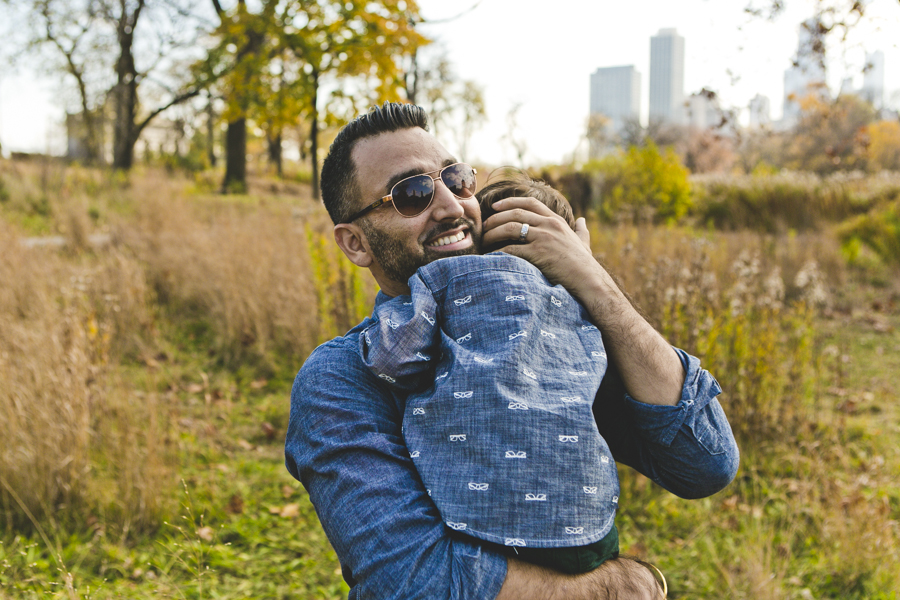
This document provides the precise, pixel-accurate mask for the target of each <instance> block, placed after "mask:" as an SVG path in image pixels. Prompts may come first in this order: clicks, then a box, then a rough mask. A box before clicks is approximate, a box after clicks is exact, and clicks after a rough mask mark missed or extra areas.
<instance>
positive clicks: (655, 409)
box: [285, 293, 739, 600]
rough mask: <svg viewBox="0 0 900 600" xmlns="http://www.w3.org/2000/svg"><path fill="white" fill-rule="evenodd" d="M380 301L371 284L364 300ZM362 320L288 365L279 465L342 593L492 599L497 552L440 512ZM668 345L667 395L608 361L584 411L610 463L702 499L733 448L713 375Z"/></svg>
mask: <svg viewBox="0 0 900 600" xmlns="http://www.w3.org/2000/svg"><path fill="white" fill-rule="evenodd" d="M388 300H390V298H389V297H388V296H387V295H385V294H383V293H379V294H378V297H377V298H376V300H375V309H376V310H377V309H378V307H380V306H381V305H382V304H383V303H385V302H387V301H388ZM372 323H373V320H372V319H371V318H366V319H365V320H363V322H362V323H360V324H359V325H357V326H356V327H354V328H353V329H351V330H350V331H348V332H347V333H346V334H345V335H344V336H341V337H338V338H335V339H333V340H331V341H329V342H326V343H324V344H322V345H321V346H319V347H318V348H317V349H316V350H315V351H313V353H312V354H311V355H310V356H309V358H308V359H307V360H306V362H305V363H304V365H303V367H302V368H301V369H300V371H299V373H298V374H297V377H296V379H295V380H294V386H293V389H292V391H291V415H290V422H289V425H288V431H287V438H286V440H285V463H286V466H287V469H288V471H290V473H291V474H292V475H293V476H294V477H295V478H297V479H298V480H299V481H300V482H301V483H302V484H303V486H304V487H305V488H306V490H307V491H308V493H309V497H310V500H311V501H312V503H313V506H314V507H315V509H316V513H317V514H318V517H319V521H320V522H321V524H322V528H323V529H324V530H325V533H326V535H327V536H328V539H329V541H330V542H331V545H332V546H333V547H334V550H335V552H336V553H337V556H338V559H339V560H340V563H341V568H342V571H343V575H344V579H345V580H346V581H347V583H348V585H349V586H350V587H351V590H350V594H349V598H350V599H351V600H363V599H379V600H390V599H397V600H400V599H416V598H421V599H435V598H438V599H440V598H446V599H472V600H476V599H477V600H484V599H490V598H494V597H496V595H497V593H498V592H499V591H500V588H501V586H502V585H503V581H504V579H505V577H506V557H505V556H504V555H502V554H500V553H497V552H493V551H491V550H489V549H488V548H487V547H485V548H482V546H480V545H479V543H478V541H477V540H475V539H474V538H472V537H469V536H460V535H458V534H457V533H456V532H454V531H453V530H452V529H450V528H448V527H447V526H446V525H445V523H444V521H443V520H442V519H441V515H440V513H439V511H438V510H437V507H436V506H435V504H434V502H433V501H432V499H431V498H430V497H429V496H428V493H427V492H426V490H425V486H424V485H423V483H422V481H421V479H420V478H419V474H418V472H417V470H416V468H415V466H414V464H413V461H412V459H411V458H410V456H409V451H408V449H407V446H406V444H405V442H404V438H403V434H402V432H401V422H402V418H403V410H404V408H405V407H406V404H407V402H406V400H407V398H406V393H405V392H402V391H398V390H397V389H396V388H392V387H391V386H390V385H389V384H388V383H387V382H386V381H384V380H383V379H379V378H378V377H377V376H376V375H374V374H373V373H372V372H371V371H370V370H369V369H368V367H366V365H365V363H364V362H363V360H362V357H361V356H360V351H359V348H360V342H359V337H360V334H361V333H362V331H364V330H365V329H367V328H368V327H369V326H370V325H372ZM674 351H675V352H676V353H677V355H678V357H679V359H680V360H681V364H682V366H683V367H684V371H685V378H684V386H683V389H682V393H681V399H680V401H679V402H678V404H676V405H675V406H668V405H651V404H644V403H642V402H639V401H637V400H634V399H632V398H631V397H629V396H628V394H627V393H626V391H625V388H624V386H623V384H622V380H621V377H620V375H619V374H618V372H617V371H616V369H615V368H614V366H613V365H612V364H610V365H609V366H608V368H607V372H606V375H605V376H604V377H603V381H602V382H601V384H600V390H599V391H598V393H597V395H596V397H595V400H594V405H593V413H594V415H595V419H596V422H597V426H598V428H599V431H600V434H601V436H602V437H603V439H604V440H605V441H606V443H607V444H608V446H609V448H610V450H611V451H612V455H613V457H614V458H615V460H616V461H617V462H619V463H622V464H626V465H629V466H631V467H633V468H634V469H636V470H637V471H639V472H641V473H643V474H644V475H646V476H647V477H649V478H650V479H652V480H653V481H655V482H656V483H658V484H659V485H661V486H662V487H663V488H665V489H667V490H669V491H670V492H672V493H674V494H676V495H678V496H680V497H683V498H702V497H705V496H709V495H712V494H714V493H716V492H718V491H720V490H721V489H723V488H724V487H725V486H726V485H728V484H729V483H730V482H731V480H732V479H733V478H734V476H735V474H736V472H737V467H738V461H739V456H738V449H737V445H736V444H735V442H734V437H733V435H732V433H731V427H730V426H729V425H728V421H727V419H726V418H725V415H724V413H723V412H722V408H721V406H720V404H719V402H718V401H717V400H716V398H715V397H716V396H717V395H718V394H719V393H720V392H721V388H720V387H719V385H718V383H717V382H716V380H715V379H714V378H713V377H712V376H711V375H710V374H709V373H708V372H707V371H705V370H704V369H702V368H701V366H700V362H699V361H698V360H697V359H696V358H694V357H693V356H690V355H688V354H687V353H685V352H683V351H681V350H678V349H674ZM627 501H628V499H627V498H623V499H621V500H620V502H619V504H620V506H621V505H623V504H624V503H625V502H627Z"/></svg>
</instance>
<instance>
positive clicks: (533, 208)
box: [492, 196, 556, 217]
mask: <svg viewBox="0 0 900 600" xmlns="http://www.w3.org/2000/svg"><path fill="white" fill-rule="evenodd" d="M492 207H493V209H494V210H495V211H497V212H498V213H501V212H508V211H509V210H511V209H515V208H520V209H524V210H527V211H528V212H533V213H537V214H539V215H541V216H543V217H552V216H554V215H556V213H555V212H553V211H552V210H550V207H548V206H547V205H546V204H544V203H543V202H541V201H540V200H536V199H534V198H528V197H524V196H513V197H510V198H504V199H503V200H497V201H496V202H494V204H493V205H492Z"/></svg>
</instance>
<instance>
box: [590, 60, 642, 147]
mask: <svg viewBox="0 0 900 600" xmlns="http://www.w3.org/2000/svg"><path fill="white" fill-rule="evenodd" d="M590 112H591V114H592V115H603V116H604V117H606V118H607V119H609V129H610V131H611V132H612V133H615V134H618V133H620V132H621V131H622V128H623V127H624V126H625V123H626V122H627V121H628V120H629V119H631V120H637V119H639V118H640V114H641V74H640V73H638V71H637V70H636V69H635V68H634V67H633V66H632V65H628V66H625V67H601V68H599V69H597V70H596V71H594V73H593V74H592V75H591V111H590Z"/></svg>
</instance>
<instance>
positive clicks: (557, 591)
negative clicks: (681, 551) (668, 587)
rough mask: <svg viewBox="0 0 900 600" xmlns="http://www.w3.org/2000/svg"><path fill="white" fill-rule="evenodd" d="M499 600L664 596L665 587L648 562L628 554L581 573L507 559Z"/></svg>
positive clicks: (648, 598)
mask: <svg viewBox="0 0 900 600" xmlns="http://www.w3.org/2000/svg"><path fill="white" fill-rule="evenodd" d="M507 565H508V566H507V572H506V580H505V581H504V582H503V587H502V588H501V589H500V593H499V594H498V595H497V600H613V599H616V600H663V599H664V598H665V596H664V595H663V591H662V588H660V585H659V583H658V582H657V580H656V577H654V575H653V573H652V572H651V571H650V569H648V568H647V567H645V566H644V565H642V564H640V563H638V562H635V561H633V560H631V559H628V558H621V557H620V558H617V559H615V560H608V561H606V562H605V563H603V564H602V565H600V566H599V567H598V568H596V569H594V570H593V571H590V572H589V573H584V574H581V575H565V574H562V573H558V572H556V571H552V570H550V569H546V568H544V567H539V566H537V565H532V564H530V563H526V562H522V561H519V560H516V559H512V558H510V559H508V560H507Z"/></svg>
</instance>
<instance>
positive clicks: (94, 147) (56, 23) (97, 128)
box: [4, 0, 112, 163]
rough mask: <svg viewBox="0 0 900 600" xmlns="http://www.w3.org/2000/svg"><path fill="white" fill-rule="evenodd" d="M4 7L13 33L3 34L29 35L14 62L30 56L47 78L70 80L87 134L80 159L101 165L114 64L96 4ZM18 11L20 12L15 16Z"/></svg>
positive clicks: (51, 1)
mask: <svg viewBox="0 0 900 600" xmlns="http://www.w3.org/2000/svg"><path fill="white" fill-rule="evenodd" d="M5 4H7V5H8V8H7V9H6V15H5V16H6V17H7V26H8V28H9V29H8V30H7V31H5V32H4V33H5V34H6V35H7V36H13V35H15V33H19V34H20V35H21V34H23V33H24V35H25V41H26V43H25V44H23V45H22V46H21V50H19V51H18V52H13V53H12V55H11V56H10V58H11V60H14V61H15V60H19V59H22V58H26V59H29V60H30V62H33V63H35V66H36V67H37V68H38V70H40V71H43V72H45V73H47V74H52V75H54V76H55V75H56V74H58V73H65V74H66V75H67V76H68V77H67V78H66V81H67V82H68V81H69V80H71V81H72V82H73V83H74V86H75V90H76V91H77V104H78V112H77V114H78V118H79V120H80V124H81V129H82V135H83V139H82V140H80V141H81V142H82V144H83V146H82V147H81V148H80V155H81V156H80V158H82V159H83V160H85V161H86V162H88V163H94V162H99V161H101V160H102V158H103V151H102V148H101V141H102V132H101V126H102V117H103V106H104V102H105V97H106V93H107V91H108V89H109V80H110V77H109V75H110V73H109V71H111V66H112V65H111V62H110V61H109V60H107V57H108V56H109V55H110V54H111V52H110V50H111V48H112V44H111V39H109V37H108V36H106V35H104V32H103V31H102V26H103V23H102V18H101V15H100V14H98V11H97V7H96V2H95V1H94V0H72V1H68V2H64V1H63V0H28V1H25V2H23V3H21V4H12V3H10V2H9V0H6V2H5ZM15 9H18V10H20V11H21V14H20V15H16V14H15V13H14V12H13V11H14V10H15ZM17 17H19V18H17ZM13 28H19V29H20V30H19V31H18V32H16V31H13V30H12V29H13ZM22 29H24V32H23V31H21V30H22ZM67 108H68V107H67Z"/></svg>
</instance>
